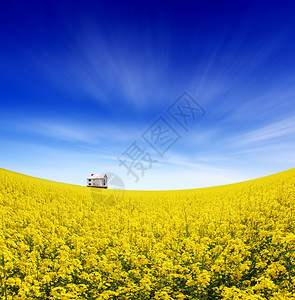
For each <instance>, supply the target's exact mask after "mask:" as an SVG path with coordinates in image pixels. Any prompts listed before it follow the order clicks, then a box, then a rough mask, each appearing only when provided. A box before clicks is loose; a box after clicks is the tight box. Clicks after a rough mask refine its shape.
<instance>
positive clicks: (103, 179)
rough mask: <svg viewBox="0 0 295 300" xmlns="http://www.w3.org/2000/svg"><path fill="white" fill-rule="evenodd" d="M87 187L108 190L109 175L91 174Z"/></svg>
mask: <svg viewBox="0 0 295 300" xmlns="http://www.w3.org/2000/svg"><path fill="white" fill-rule="evenodd" d="M87 186H88V187H95V188H102V189H107V188H108V176H107V174H91V176H90V177H87Z"/></svg>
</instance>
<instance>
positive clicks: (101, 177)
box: [87, 174, 108, 179]
mask: <svg viewBox="0 0 295 300" xmlns="http://www.w3.org/2000/svg"><path fill="white" fill-rule="evenodd" d="M105 177H106V178H108V176H107V174H92V175H91V176H90V177H87V179H103V178H105Z"/></svg>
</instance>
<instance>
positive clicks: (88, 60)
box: [0, 0, 295, 190]
mask: <svg viewBox="0 0 295 300" xmlns="http://www.w3.org/2000/svg"><path fill="white" fill-rule="evenodd" d="M294 12H295V4H294V1H192V2H188V1H178V2H176V1H30V0H29V1H1V9H0V37H1V38H0V41H1V45H0V68H1V73H0V99H1V109H0V139H1V148H0V167H2V168H5V169H9V170H13V171H16V172H20V173H24V174H28V175H32V176H36V177H41V178H46V179H50V180H55V181H61V182H67V183H73V184H79V185H85V178H86V177H87V176H88V175H89V174H90V173H102V172H112V173H116V174H118V175H119V176H120V177H121V178H122V179H123V181H124V182H125V186H126V188H128V189H145V190H150V189H159V190H163V189H183V188H195V187H204V186H213V185H220V184H227V183H232V182H238V181H242V180H247V179H252V178H257V177H261V176H265V175H269V174H272V173H276V172H279V171H283V170H286V169H290V168H293V167H294V165H295V156H294V150H295V114H294V112H295V101H294V100H295V98H294V97H295V85H294V83H295V57H294V53H295V18H294ZM184 91H188V92H189V93H190V94H191V95H192V96H193V97H194V99H195V100H196V101H197V102H198V103H199V104H200V105H201V106H202V107H203V108H204V109H205V110H206V115H205V116H204V117H202V118H199V119H198V120H197V121H196V122H194V123H193V124H192V125H191V126H190V128H189V131H188V132H186V131H184V130H183V129H182V128H181V127H179V126H178V124H177V123H175V122H174V121H173V120H172V119H169V116H167V112H166V109H167V108H168V107H169V106H170V105H171V104H172V103H173V102H174V101H175V100H176V99H177V98H178V97H179V96H180V95H181V94H182V93H183V92H184ZM160 116H162V117H165V118H166V117H167V120H168V121H169V124H170V125H171V126H173V127H174V128H175V130H177V132H178V133H179V134H180V135H181V139H180V140H179V141H178V142H177V143H175V145H174V146H173V147H171V148H170V149H169V150H168V151H167V152H166V153H165V155H164V156H163V157H160V156H158V155H157V153H156V152H154V151H153V149H152V148H150V146H149V145H148V144H147V143H145V142H144V140H142V138H141V134H142V133H143V132H144V131H145V130H146V129H147V128H149V126H150V125H151V124H152V123H153V122H154V121H155V120H156V119H157V118H158V117H160ZM134 141H138V144H139V145H140V146H141V147H142V148H144V149H145V150H146V152H149V153H150V154H151V155H152V156H153V158H154V159H156V160H157V163H155V164H154V165H153V166H152V168H151V169H150V170H148V171H146V172H145V174H144V176H142V177H140V180H139V181H138V182H135V180H134V177H133V176H132V175H129V176H128V175H127V170H126V169H125V168H124V167H122V166H121V167H119V162H118V160H117V157H118V156H122V153H123V152H124V151H125V150H126V149H127V148H128V147H129V146H130V144H132V143H133V142H134Z"/></svg>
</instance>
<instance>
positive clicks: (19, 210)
mask: <svg viewBox="0 0 295 300" xmlns="http://www.w3.org/2000/svg"><path fill="white" fill-rule="evenodd" d="M294 183H295V169H292V170H289V171H286V172H283V173H279V174H276V175H272V176H268V177H264V178H261V179H257V180H252V181H248V182H244V183H239V184H233V185H228V186H221V187H213V188H206V189H195V190H183V191H169V192H135V191H126V192H125V193H124V192H117V193H116V194H115V193H114V192H113V191H111V190H97V189H91V188H86V187H78V186H72V185H67V184H61V183H55V182H51V181H46V180H42V179H37V178H33V177H28V176H25V175H20V174H17V173H13V172H9V171H6V170H3V169H0V284H1V288H0V296H1V299H137V300H140V299H167V300H168V299H200V300H201V299H273V300H277V299H278V300H279V299H295V294H294V285H295V234H294V229H295V220H294V214H295V211H294V200H295V185H294Z"/></svg>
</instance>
